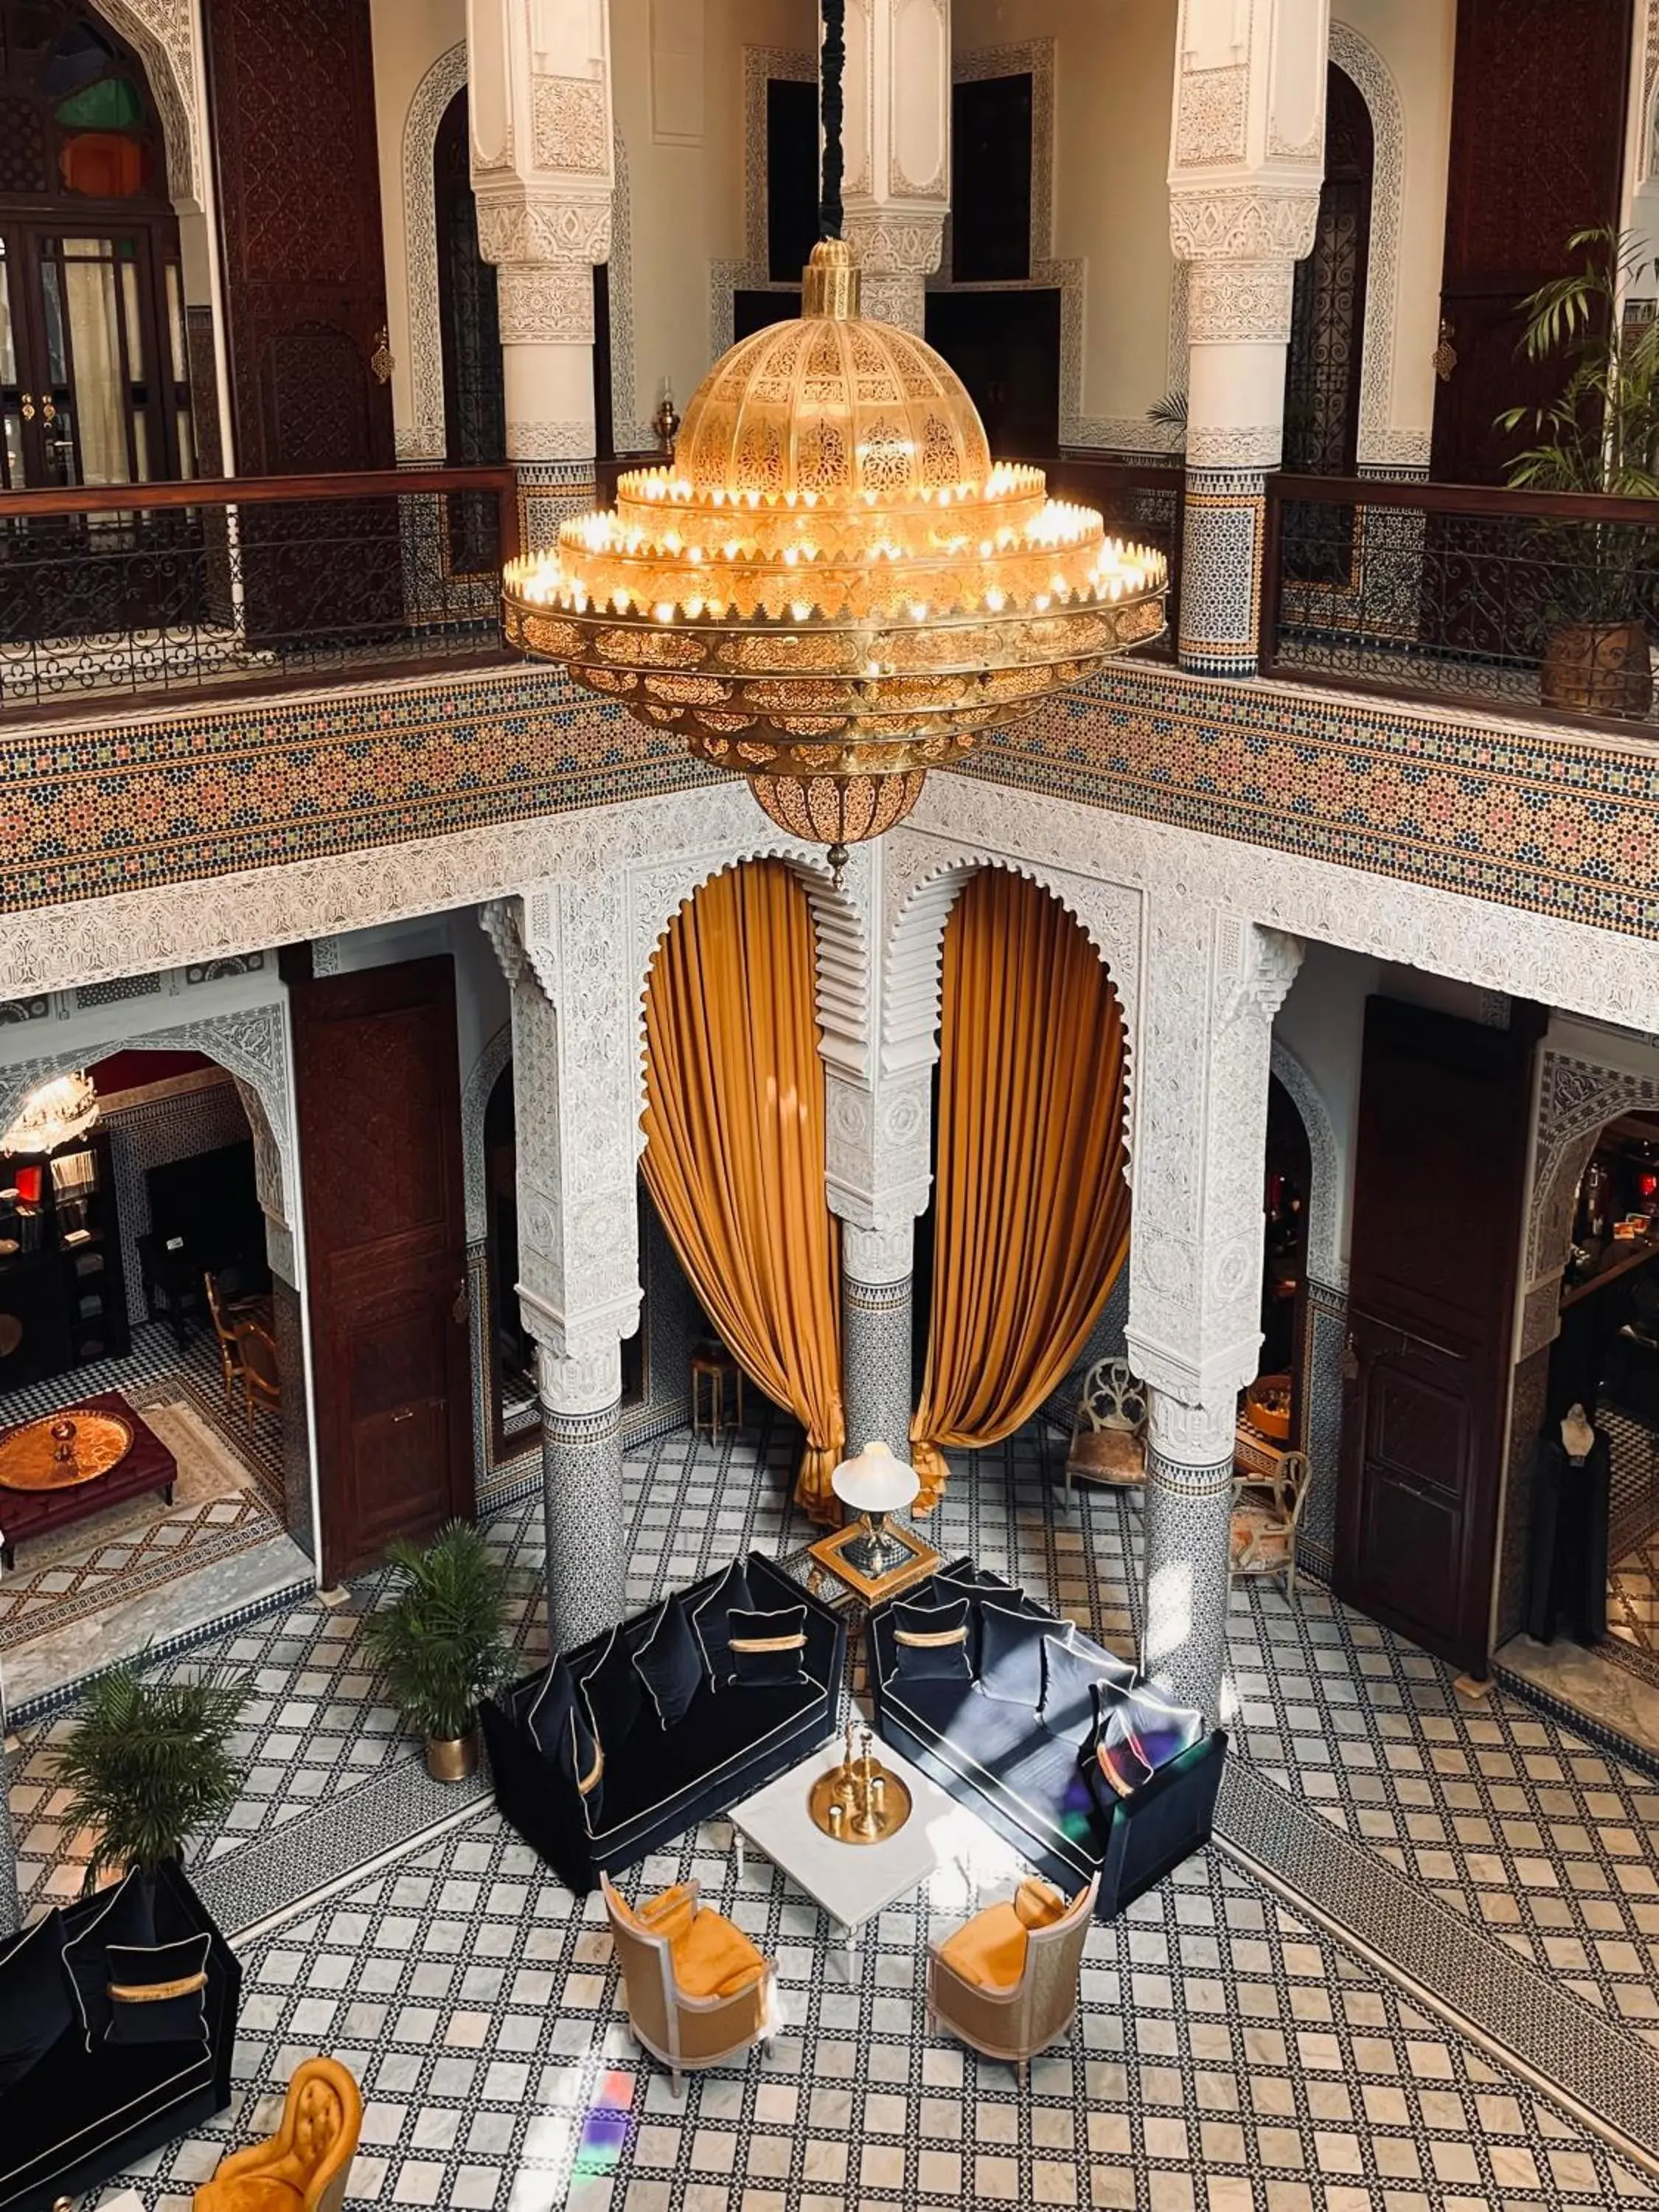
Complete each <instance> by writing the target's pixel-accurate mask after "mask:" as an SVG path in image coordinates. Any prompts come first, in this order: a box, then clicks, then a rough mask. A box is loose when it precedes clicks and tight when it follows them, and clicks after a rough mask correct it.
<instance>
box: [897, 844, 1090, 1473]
mask: <svg viewBox="0 0 1659 2212" xmlns="http://www.w3.org/2000/svg"><path fill="white" fill-rule="evenodd" d="M933 1221H934V1243H933V1310H932V1316H931V1319H930V1322H929V1325H928V1336H927V1377H926V1380H925V1381H924V1383H923V1384H922V1392H921V1404H920V1405H919V1406H918V1407H917V1409H916V1415H915V1420H914V1421H913V1422H912V1423H911V1426H910V1437H911V1443H912V1445H913V1447H914V1450H913V1457H914V1459H915V1465H916V1470H917V1472H918V1474H920V1475H921V1483H922V1488H921V1497H920V1498H919V1499H918V1500H917V1503H916V1507H915V1510H917V1511H918V1512H926V1511H927V1510H929V1509H930V1508H931V1507H932V1506H933V1505H934V1504H937V1503H938V1501H939V1492H940V1491H941V1489H942V1488H943V1486H944V1484H945V1478H946V1475H947V1474H948V1472H949V1470H948V1468H946V1466H945V1458H944V1451H945V1448H947V1447H950V1446H955V1447H956V1448H957V1449H960V1450H969V1449H973V1447H975V1445H980V1444H991V1443H998V1442H999V1441H1000V1439H1001V1438H1002V1437H1006V1436H1011V1435H1012V1433H1013V1431H1015V1430H1016V1429H1017V1428H1018V1427H1019V1425H1021V1423H1022V1422H1024V1421H1027V1420H1029V1419H1030V1417H1031V1415H1032V1414H1033V1413H1036V1409H1037V1407H1039V1406H1040V1405H1041V1404H1042V1401H1043V1400H1044V1399H1045V1398H1046V1397H1048V1395H1049V1393H1050V1392H1051V1391H1052V1390H1054V1389H1055V1387H1056V1386H1057V1385H1058V1384H1059V1383H1060V1381H1061V1379H1062V1378H1063V1376H1065V1375H1066V1371H1067V1370H1068V1369H1069V1368H1070V1367H1071V1366H1072V1364H1073V1362H1074V1361H1075V1359H1076V1358H1077V1356H1078V1354H1079V1352H1081V1351H1082V1349H1083V1346H1084V1344H1085V1340H1087V1337H1088V1334H1089V1331H1090V1330H1091V1328H1092V1327H1093V1326H1094V1323H1095V1320H1096V1317H1097V1315H1098V1314H1099V1312H1100V1309H1101V1307H1102V1306H1103V1304H1105V1300H1106V1294H1107V1292H1108V1291H1109V1290H1110V1289H1111V1287H1112V1285H1113V1283H1114V1282H1115V1280H1116V1278H1117V1272H1118V1270H1119V1268H1120V1267H1121V1266H1122V1265H1123V1261H1124V1257H1125V1255H1126V1254H1127V1251H1128V1249H1129V1189H1128V1185H1127V1183H1126V1182H1125V1181H1124V1179H1123V1024H1122V1020H1121V1015H1120V1012H1119V1008H1118V1001H1117V994H1116V992H1115V990H1114V989H1113V988H1112V985H1111V982H1110V981H1109V978H1108V975H1107V973H1106V967H1105V963H1104V962H1103V961H1102V959H1101V958H1100V957H1099V955H1098V954H1097V952H1096V951H1095V949H1094V946H1093V945H1091V943H1090V941H1089V939H1088V938H1087V937H1086V936H1085V933H1084V932H1083V930H1082V929H1081V927H1079V925H1078V923H1077V922H1075V921H1073V918H1072V916H1071V915H1069V914H1067V912H1066V909H1065V908H1064V907H1062V906H1061V905H1060V902H1059V901H1058V900H1057V899H1054V898H1051V897H1050V896H1049V895H1048V893H1047V892H1046V891H1044V890H1039V888H1038V887H1037V886H1036V884H1031V883H1028V882H1027V881H1026V880H1025V878H1024V877H1023V876H1017V875H1012V874H1011V873H1009V872H1008V871H1007V870H1006V869H1003V868H985V869H982V870H981V872H980V873H979V874H978V875H976V876H975V877H973V878H970V880H969V883H968V884H967V885H966V887H965V889H964V890H963V892H962V894H961V896H960V897H959V898H958V899H957V902H956V904H955V906H954V907H953V908H951V915H950V919H949V920H948V921H947V922H946V923H945V987H944V1004H943V1018H942V1024H941V1032H940V1070H939V1132H938V1147H937V1160H936V1174H935V1184H934V1201H933Z"/></svg>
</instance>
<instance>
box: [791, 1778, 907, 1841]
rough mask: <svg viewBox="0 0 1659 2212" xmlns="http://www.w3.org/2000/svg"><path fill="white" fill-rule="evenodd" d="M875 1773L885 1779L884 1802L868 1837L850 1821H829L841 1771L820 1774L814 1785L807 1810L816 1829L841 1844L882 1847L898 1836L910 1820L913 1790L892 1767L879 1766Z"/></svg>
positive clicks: (807, 1802)
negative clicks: (879, 1845)
mask: <svg viewBox="0 0 1659 2212" xmlns="http://www.w3.org/2000/svg"><path fill="white" fill-rule="evenodd" d="M875 1771H876V1772H877V1773H878V1775H879V1776H880V1777H881V1779H882V1784H883V1789H882V1793H881V1796H882V1802H881V1808H880V1810H879V1811H878V1813H877V1814H875V1815H874V1825H873V1826H872V1831H871V1832H870V1833H869V1834H868V1835H861V1834H860V1832H859V1828H858V1826H857V1824H856V1823H855V1822H854V1821H853V1820H848V1819H843V1820H841V1821H840V1822H839V1823H837V1822H834V1821H832V1820H830V1818H829V1808H830V1806H831V1805H832V1804H833V1803H834V1802H836V1790H837V1788H838V1787H839V1785H840V1783H841V1771H840V1769H839V1768H832V1769H831V1770H830V1771H829V1773H828V1774H820V1775H819V1777H818V1778H817V1781H816V1782H815V1783H814V1784H812V1788H811V1793H810V1795H809V1796H808V1797H807V1800H806V1809H807V1811H808V1812H809V1813H810V1814H811V1816H812V1825H813V1826H814V1827H815V1828H821V1829H822V1830H823V1833H824V1834H825V1835H826V1836H833V1837H834V1838H835V1839H836V1842H837V1843H838V1844H881V1843H885V1842H886V1840H887V1838H888V1837H889V1836H896V1834H897V1833H898V1832H899V1830H900V1829H901V1828H902V1826H904V1824H905V1822H906V1821H907V1820H908V1819H909V1817H910V1811H911V1805H910V1787H909V1784H908V1783H907V1782H905V1781H904V1780H903V1778H902V1777H901V1776H899V1775H896V1774H895V1773H894V1772H893V1771H892V1769H891V1768H890V1767H886V1766H881V1765H878V1766H877V1768H876V1770H875Z"/></svg>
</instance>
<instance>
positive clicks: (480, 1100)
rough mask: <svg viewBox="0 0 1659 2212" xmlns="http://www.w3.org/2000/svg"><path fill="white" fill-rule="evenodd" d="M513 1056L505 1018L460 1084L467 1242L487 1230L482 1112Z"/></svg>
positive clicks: (509, 1026)
mask: <svg viewBox="0 0 1659 2212" xmlns="http://www.w3.org/2000/svg"><path fill="white" fill-rule="evenodd" d="M512 1057H513V1024H512V1023H511V1022H510V1021H506V1022H503V1023H502V1024H501V1027H500V1029H498V1030H496V1031H495V1035H494V1036H492V1037H491V1038H490V1039H489V1042H488V1043H487V1044H486V1045H485V1046H484V1048H483V1051H482V1052H481V1053H480V1054H478V1057H477V1060H474V1061H473V1063H472V1066H471V1068H469V1070H468V1071H467V1075H466V1079H465V1082H464V1083H463V1084H462V1085H461V1180H462V1188H463V1190H464V1192H465V1205H466V1241H467V1243H469V1244H482V1243H483V1241H484V1238H485V1237H487V1236H488V1234H489V1188H488V1183H487V1180H486V1175H485V1167H486V1161H485V1157H484V1115H485V1114H486V1113H487V1112H488V1110H489V1099H490V1094H491V1093H492V1092H493V1091H494V1090H495V1085H496V1084H497V1082H498V1081H499V1080H500V1079H501V1071H502V1069H503V1068H504V1067H506V1066H507V1063H508V1062H509V1061H510V1060H511V1059H512Z"/></svg>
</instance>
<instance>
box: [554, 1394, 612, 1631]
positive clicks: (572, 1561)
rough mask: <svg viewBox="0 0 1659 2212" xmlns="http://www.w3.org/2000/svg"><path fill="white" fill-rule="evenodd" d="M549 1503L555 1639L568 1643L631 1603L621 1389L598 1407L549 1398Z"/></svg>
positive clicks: (599, 1628) (602, 1626)
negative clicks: (570, 1406) (580, 1409)
mask: <svg viewBox="0 0 1659 2212" xmlns="http://www.w3.org/2000/svg"><path fill="white" fill-rule="evenodd" d="M542 1510H543V1515H544V1522H545V1525H546V1530H547V1632H548V1641H549V1646H550V1649H551V1650H554V1651H568V1650H570V1649H571V1647H572V1646H573V1645H574V1644H586V1642H587V1641H588V1639H589V1638H590V1637H594V1636H598V1635H600V1634H602V1633H603V1632H604V1631H605V1630H606V1629H608V1628H612V1627H614V1626H616V1624H617V1621H619V1620H621V1619H622V1618H623V1613H625V1612H626V1611H627V1609H628V1595H627V1580H626V1575H625V1572H624V1568H623V1527H622V1522H623V1457H622V1400H621V1399H620V1397H618V1398H617V1399H616V1400H615V1401H613V1402H612V1403H611V1405H609V1406H604V1407H600V1408H599V1411H598V1412H597V1413H559V1412H557V1411H556V1409H555V1408H554V1407H550V1406H548V1405H544V1406H543V1407H542Z"/></svg>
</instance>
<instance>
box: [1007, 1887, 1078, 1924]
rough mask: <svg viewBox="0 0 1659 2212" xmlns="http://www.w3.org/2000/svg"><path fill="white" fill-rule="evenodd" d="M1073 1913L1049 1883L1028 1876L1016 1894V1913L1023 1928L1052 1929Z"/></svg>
mask: <svg viewBox="0 0 1659 2212" xmlns="http://www.w3.org/2000/svg"><path fill="white" fill-rule="evenodd" d="M1069 1911H1071V1906H1070V1905H1069V1904H1068V1903H1067V1902H1066V1899H1065V1898H1063V1897H1062V1896H1061V1895H1060V1892H1059V1891H1058V1890H1057V1889H1056V1888H1055V1887H1054V1884H1053V1883H1052V1882H1049V1881H1038V1880H1037V1878H1036V1875H1026V1877H1025V1879H1024V1881H1022V1882H1021V1884H1020V1886H1019V1887H1018V1889H1017V1890H1016V1891H1015V1893H1014V1913H1015V1917H1016V1918H1017V1919H1018V1922H1019V1924H1020V1926H1021V1927H1022V1928H1052V1927H1053V1926H1054V1923H1055V1921H1056V1920H1063V1919H1064V1918H1065V1917H1066V1914H1067V1913H1068V1912H1069Z"/></svg>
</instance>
